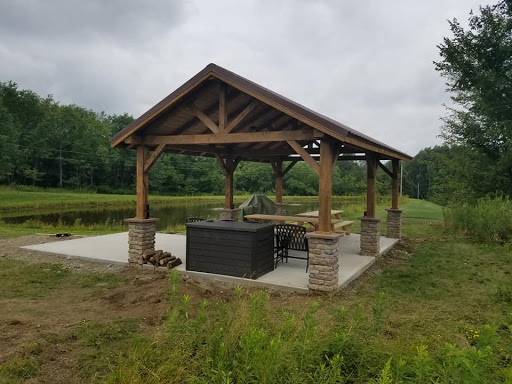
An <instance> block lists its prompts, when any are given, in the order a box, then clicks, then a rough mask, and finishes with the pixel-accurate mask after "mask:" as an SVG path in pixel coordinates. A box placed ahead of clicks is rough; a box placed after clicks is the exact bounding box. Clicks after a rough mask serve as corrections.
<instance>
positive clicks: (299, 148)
mask: <svg viewBox="0 0 512 384" xmlns="http://www.w3.org/2000/svg"><path fill="white" fill-rule="evenodd" d="M292 132H293V131H292ZM287 143H288V144H289V145H290V147H292V148H293V150H294V151H295V152H297V154H299V155H300V157H302V159H304V161H305V162H306V163H307V164H308V165H309V166H310V167H311V169H312V170H313V171H315V172H316V174H317V175H320V166H319V165H318V163H317V162H316V161H315V159H313V158H312V157H311V155H310V154H309V153H308V151H306V150H305V149H304V148H302V145H300V144H299V143H297V141H295V140H287ZM320 148H321V147H320ZM320 152H321V150H320ZM321 156H322V155H321V154H320V157H321ZM330 160H331V162H332V159H330Z"/></svg>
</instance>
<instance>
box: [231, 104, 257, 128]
mask: <svg viewBox="0 0 512 384" xmlns="http://www.w3.org/2000/svg"><path fill="white" fill-rule="evenodd" d="M257 105H258V100H253V101H251V102H250V103H249V105H247V107H245V108H244V109H243V111H242V112H240V113H239V114H238V116H236V117H235V118H234V119H233V120H231V122H230V123H229V124H228V126H227V127H226V129H225V133H229V132H231V131H232V130H233V129H234V128H236V126H237V125H238V124H240V122H241V121H242V120H243V119H244V118H245V117H246V116H247V115H248V114H249V113H251V111H252V110H253V109H254V108H255V107H256V106H257Z"/></svg>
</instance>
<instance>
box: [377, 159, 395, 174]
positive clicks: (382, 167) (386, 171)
mask: <svg viewBox="0 0 512 384" xmlns="http://www.w3.org/2000/svg"><path fill="white" fill-rule="evenodd" d="M377 164H378V165H379V167H380V168H381V169H382V170H383V171H384V172H385V173H386V174H387V175H388V176H389V177H391V178H392V177H393V173H392V172H391V171H390V170H389V169H388V168H387V167H386V166H385V165H384V164H382V163H381V162H380V161H379V162H377Z"/></svg>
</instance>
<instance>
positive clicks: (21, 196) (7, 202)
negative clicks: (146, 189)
mask: <svg viewBox="0 0 512 384" xmlns="http://www.w3.org/2000/svg"><path fill="white" fill-rule="evenodd" d="M249 196H250V195H249V194H243V195H235V196H234V199H235V200H236V201H237V202H242V201H244V200H245V199H247V198H248V197H249ZM269 197H270V198H272V199H273V198H274V197H273V196H271V195H269ZM335 199H336V200H337V201H341V202H343V201H344V202H350V203H361V204H362V203H363V202H364V201H365V197H364V196H337V197H335ZM380 199H389V198H388V197H381V198H380ZM223 200H224V196H207V195H203V196H158V195H151V194H150V196H149V201H150V202H151V203H152V204H165V203H172V202H181V201H223ZM284 200H285V201H290V202H293V201H309V200H311V201H317V200H318V197H317V196H286V197H284ZM135 201H136V196H135V195H114V194H99V193H87V192H70V191H66V190H63V191H60V190H56V189H46V190H45V189H38V188H35V189H31V190H29V191H26V190H24V188H22V189H21V190H20V189H17V188H13V187H5V186H0V211H12V210H20V209H24V210H25V209H38V210H42V209H51V208H61V209H66V208H73V207H88V206H89V207H93V206H127V205H134V204H135Z"/></svg>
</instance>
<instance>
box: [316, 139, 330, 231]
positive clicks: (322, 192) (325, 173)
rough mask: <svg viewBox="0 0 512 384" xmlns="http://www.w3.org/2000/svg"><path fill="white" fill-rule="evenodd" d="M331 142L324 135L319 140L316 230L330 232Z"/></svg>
mask: <svg viewBox="0 0 512 384" xmlns="http://www.w3.org/2000/svg"><path fill="white" fill-rule="evenodd" d="M333 155H334V151H333V143H332V142H331V140H329V138H327V137H324V138H323V139H322V141H321V142H320V177H319V180H318V232H329V233H330V232H332V229H331V206H332V204H331V198H332V170H333V166H332V163H333Z"/></svg>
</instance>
